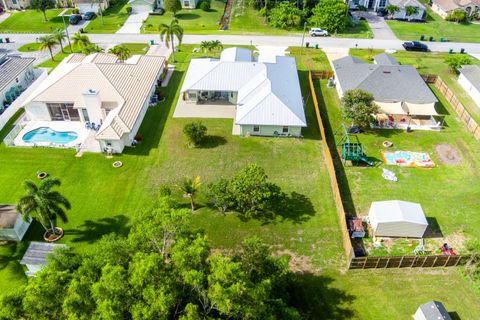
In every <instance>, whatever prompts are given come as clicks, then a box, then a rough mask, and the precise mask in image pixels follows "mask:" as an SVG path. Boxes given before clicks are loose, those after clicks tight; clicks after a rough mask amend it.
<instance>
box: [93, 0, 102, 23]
mask: <svg viewBox="0 0 480 320" xmlns="http://www.w3.org/2000/svg"><path fill="white" fill-rule="evenodd" d="M90 4H91V5H92V7H93V5H94V4H98V12H100V20H101V21H102V26H103V9H102V4H103V0H90Z"/></svg>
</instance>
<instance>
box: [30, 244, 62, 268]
mask: <svg viewBox="0 0 480 320" xmlns="http://www.w3.org/2000/svg"><path fill="white" fill-rule="evenodd" d="M66 247H67V246H66V245H64V244H55V243H46V242H30V246H29V247H28V249H27V252H25V255H24V256H23V258H22V261H21V262H20V263H21V264H30V265H45V264H47V257H48V256H49V255H50V254H52V253H53V250H54V249H55V248H66Z"/></svg>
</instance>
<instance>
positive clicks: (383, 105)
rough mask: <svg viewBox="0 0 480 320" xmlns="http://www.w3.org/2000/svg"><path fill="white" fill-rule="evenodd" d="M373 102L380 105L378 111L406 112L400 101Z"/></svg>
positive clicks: (387, 112)
mask: <svg viewBox="0 0 480 320" xmlns="http://www.w3.org/2000/svg"><path fill="white" fill-rule="evenodd" d="M375 103H376V104H377V105H378V106H379V107H380V112H382V113H386V114H407V112H406V111H405V110H403V108H402V103H401V102H378V101H375Z"/></svg>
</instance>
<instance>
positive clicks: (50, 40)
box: [38, 34, 58, 61]
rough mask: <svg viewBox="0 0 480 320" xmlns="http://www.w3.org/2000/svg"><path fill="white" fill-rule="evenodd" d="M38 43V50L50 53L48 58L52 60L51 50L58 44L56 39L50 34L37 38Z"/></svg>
mask: <svg viewBox="0 0 480 320" xmlns="http://www.w3.org/2000/svg"><path fill="white" fill-rule="evenodd" d="M38 41H40V46H39V47H38V48H39V49H40V50H47V49H48V51H50V57H51V58H52V61H54V59H53V52H52V48H53V47H55V46H56V45H57V44H58V41H57V39H55V37H54V36H53V35H51V34H48V35H45V36H41V37H39V38H38Z"/></svg>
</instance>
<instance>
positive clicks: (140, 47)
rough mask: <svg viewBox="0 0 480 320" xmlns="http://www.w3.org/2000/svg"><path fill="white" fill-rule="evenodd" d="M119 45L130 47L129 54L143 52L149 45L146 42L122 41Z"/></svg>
mask: <svg viewBox="0 0 480 320" xmlns="http://www.w3.org/2000/svg"><path fill="white" fill-rule="evenodd" d="M121 45H122V46H125V47H127V48H128V49H130V53H131V54H145V53H146V52H147V51H148V48H149V47H150V46H149V45H148V44H147V43H145V44H144V43H122V44H121Z"/></svg>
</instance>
